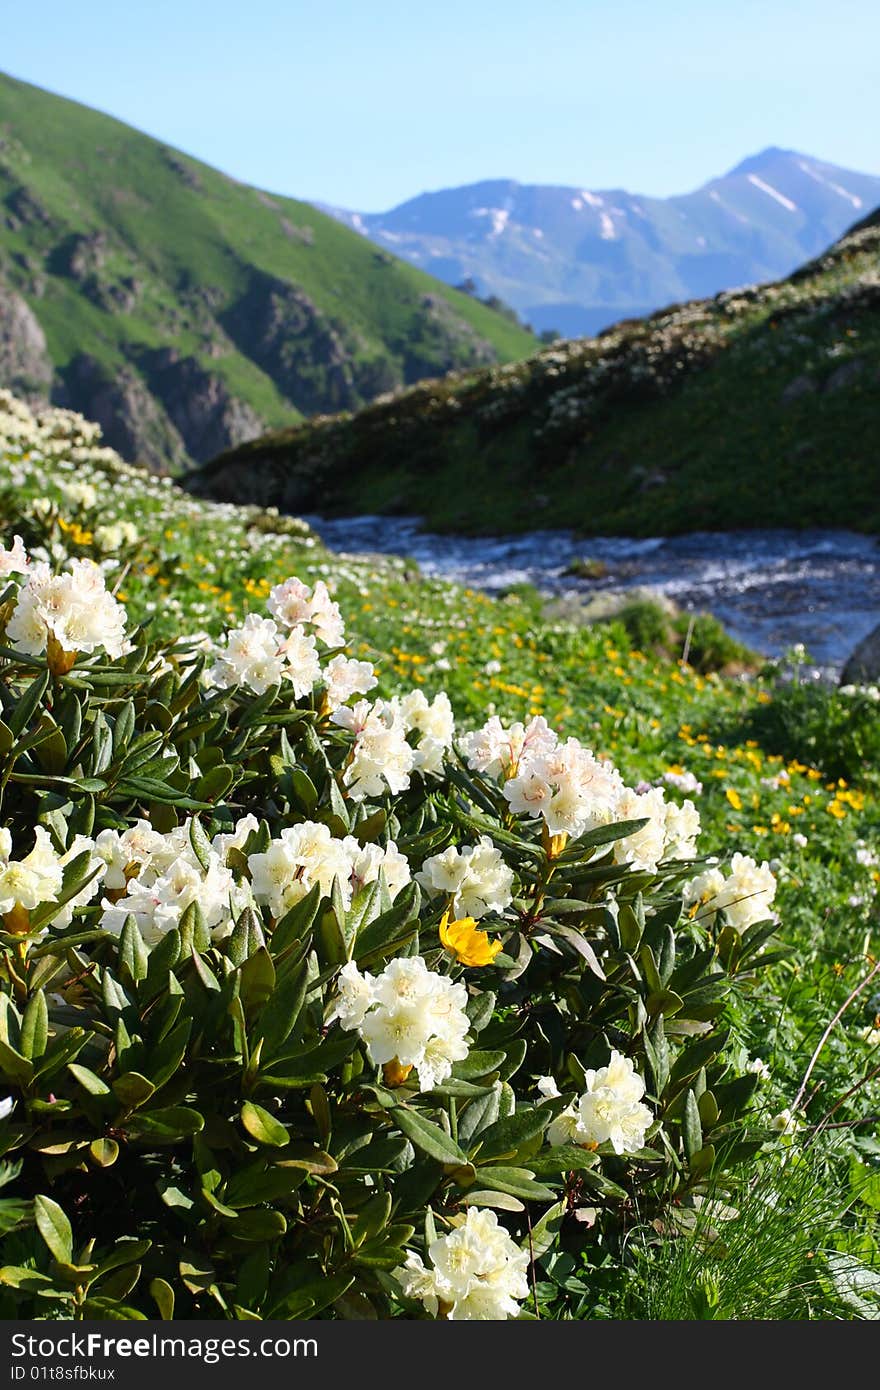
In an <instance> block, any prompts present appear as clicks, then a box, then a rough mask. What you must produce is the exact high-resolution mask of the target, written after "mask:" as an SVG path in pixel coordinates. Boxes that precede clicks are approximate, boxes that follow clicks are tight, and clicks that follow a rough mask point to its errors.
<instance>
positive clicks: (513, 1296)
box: [0, 542, 777, 1318]
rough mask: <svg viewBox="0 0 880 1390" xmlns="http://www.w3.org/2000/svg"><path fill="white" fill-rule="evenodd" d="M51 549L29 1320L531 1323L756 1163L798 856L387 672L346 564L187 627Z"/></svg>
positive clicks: (15, 713) (40, 637)
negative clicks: (154, 617) (391, 684)
mask: <svg viewBox="0 0 880 1390" xmlns="http://www.w3.org/2000/svg"><path fill="white" fill-rule="evenodd" d="M54 560H55V563H50V562H48V561H46V560H35V559H34V558H33V557H31V556H29V555H28V554H27V553H26V550H25V548H24V547H23V546H22V545H21V543H20V542H16V543H15V544H13V545H11V546H9V547H8V548H7V549H5V550H4V551H3V552H2V554H0V571H2V574H3V576H4V580H3V583H4V584H5V589H4V591H3V592H2V594H0V622H2V631H0V644H2V648H0V703H2V721H0V762H2V778H0V789H2V797H3V818H4V828H3V830H2V831H0V917H2V930H0V952H2V955H0V1076H2V1078H3V1090H4V1097H5V1098H4V1099H3V1100H2V1103H0V1154H2V1167H0V1179H2V1182H3V1186H4V1198H3V1200H2V1201H0V1230H2V1232H3V1235H2V1250H0V1259H2V1266H3V1267H2V1269H0V1290H2V1292H0V1315H2V1316H7V1317H13V1316H15V1317H22V1316H25V1317H27V1316H42V1317H46V1316H49V1317H53V1316H57V1317H95V1318H100V1317H106V1316H113V1317H122V1318H143V1317H157V1316H163V1317H170V1316H175V1317H182V1318H187V1317H216V1318H253V1317H258V1318H262V1317H280V1318H298V1317H313V1316H318V1315H321V1316H341V1317H362V1316H374V1315H378V1316H380V1317H389V1316H399V1315H410V1316H423V1315H426V1314H427V1315H428V1316H431V1317H450V1318H505V1317H511V1316H516V1315H517V1314H520V1313H522V1312H523V1310H524V1309H525V1306H526V1298H527V1294H528V1288H529V1285H528V1281H527V1274H528V1268H529V1266H530V1264H531V1263H532V1262H533V1261H534V1262H537V1263H538V1264H539V1265H540V1264H541V1262H542V1261H547V1260H549V1259H551V1258H553V1256H554V1255H555V1254H557V1253H558V1252H559V1251H560V1249H563V1248H565V1247H566V1246H567V1245H568V1246H573V1247H575V1248H582V1247H583V1245H584V1243H585V1242H593V1243H595V1246H596V1248H597V1249H599V1248H601V1249H603V1250H607V1251H608V1252H609V1253H610V1255H611V1257H612V1258H619V1257H620V1251H621V1248H622V1240H623V1238H624V1236H625V1235H626V1232H627V1230H628V1229H629V1227H630V1226H631V1224H632V1223H633V1222H634V1221H635V1220H636V1219H638V1220H640V1221H641V1220H644V1219H645V1217H646V1215H647V1216H650V1213H652V1212H654V1211H659V1210H661V1209H662V1208H663V1207H664V1206H665V1205H666V1204H668V1203H669V1202H670V1201H671V1200H672V1199H674V1200H675V1202H676V1204H678V1205H681V1204H685V1205H687V1204H688V1203H690V1202H693V1201H694V1200H695V1199H698V1198H700V1197H701V1196H704V1195H705V1194H706V1192H707V1191H708V1190H709V1189H710V1187H712V1186H713V1185H714V1184H716V1183H717V1182H718V1181H719V1179H723V1175H724V1174H725V1173H726V1172H727V1171H728V1170H729V1169H730V1168H731V1167H732V1166H734V1165H736V1164H741V1163H743V1162H746V1161H748V1160H749V1159H750V1158H751V1157H752V1156H753V1154H754V1153H755V1151H756V1149H757V1148H758V1147H759V1145H760V1143H761V1141H762V1138H763V1137H765V1136H764V1135H762V1133H761V1132H757V1133H751V1134H749V1133H746V1132H745V1131H744V1128H743V1116H744V1112H745V1111H746V1110H747V1107H748V1105H749V1100H750V1097H751V1095H752V1093H753V1090H754V1087H755V1085H756V1084H757V1080H758V1078H757V1075H756V1074H755V1073H747V1074H745V1075H738V1074H737V1073H736V1070H735V1068H734V1067H733V1066H732V1064H731V1061H730V1054H729V1052H728V1048H727V1043H728V1030H727V1029H726V1028H725V1027H724V1026H723V1022H722V1018H723V1014H724V1009H725V1000H726V997H727V995H728V994H729V992H730V991H731V989H737V988H739V987H740V986H745V985H746V984H747V983H748V981H750V980H751V979H752V978H753V977H754V974H755V971H756V969H757V967H759V966H761V965H762V964H765V963H767V962H768V961H769V960H772V959H774V958H775V957H776V955H777V952H776V950H775V949H774V948H773V946H772V945H771V946H770V948H769V949H765V948H766V947H767V943H768V942H771V941H772V936H773V933H774V929H775V921H774V919H773V916H772V907H771V904H772V900H773V895H774V891H775V883H774V880H773V876H772V874H770V872H769V870H768V868H767V866H766V865H762V866H758V865H756V864H755V863H754V862H753V861H751V860H749V859H747V858H745V857H744V856H734V860H733V863H732V866H731V871H730V873H727V874H726V873H725V872H723V871H722V869H721V868H720V867H719V866H718V865H717V864H712V865H710V866H707V865H706V864H705V862H704V861H703V862H700V861H698V860H697V859H696V854H697V847H696V839H697V834H698V831H699V817H698V815H697V813H696V810H695V808H694V807H693V805H692V804H691V803H689V802H687V801H685V802H684V803H677V802H670V803H667V802H666V801H665V800H664V796H663V793H662V792H661V791H660V790H658V789H657V788H651V789H642V790H632V789H629V788H627V787H625V786H624V784H623V782H622V780H621V778H620V776H619V774H618V773H617V772H616V770H615V769H614V768H613V767H612V766H611V765H610V764H609V763H607V762H603V761H601V760H600V759H598V758H596V757H594V755H593V754H592V753H591V752H590V751H589V750H587V749H585V748H583V747H582V746H581V745H580V744H579V743H577V741H576V740H573V739H569V740H567V741H566V742H564V743H563V742H561V741H560V740H559V739H558V738H557V736H556V735H555V733H553V731H552V730H551V729H549V728H548V726H547V725H546V723H545V722H544V720H543V719H542V718H540V717H538V718H534V719H532V721H531V722H530V723H529V724H528V725H527V726H523V725H521V724H514V725H512V726H510V727H505V726H504V725H502V724H501V722H500V721H499V720H498V719H497V718H492V719H490V720H489V721H488V722H487V723H486V724H485V725H484V727H483V728H482V729H479V730H477V731H476V732H473V733H470V734H457V733H456V730H455V727H454V721H453V717H452V710H451V707H450V705H449V702H448V700H447V699H446V697H445V696H443V695H439V696H437V697H436V698H435V699H434V700H433V701H430V702H429V701H428V700H427V699H426V698H425V696H424V695H423V694H422V693H421V692H419V691H413V692H410V693H408V694H405V695H403V696H400V697H395V698H393V699H389V700H375V701H371V700H369V699H368V698H366V697H367V696H368V695H369V692H370V690H371V689H372V687H373V685H374V684H375V677H374V675H373V672H372V669H371V667H370V666H369V664H368V663H366V662H361V661H355V660H352V659H350V658H349V657H348V656H347V655H346V654H345V647H344V632H343V625H342V619H341V615H340V613H339V610H338V608H337V606H336V604H335V603H333V601H332V600H331V599H330V596H329V594H328V593H327V591H326V589H325V588H324V587H323V585H322V584H321V583H318V584H316V585H315V587H314V589H310V588H309V587H307V586H306V585H304V584H302V583H300V582H299V581H298V580H296V579H291V580H289V581H287V582H286V583H285V584H282V585H278V586H276V587H275V588H274V589H273V590H272V592H271V594H270V596H269V602H268V612H267V613H266V615H265V616H261V615H258V614H256V613H252V614H251V615H250V616H249V617H248V618H247V619H246V621H245V622H244V624H243V625H242V626H241V627H239V628H236V629H233V630H232V631H230V632H228V633H227V634H226V635H225V637H224V638H223V640H222V641H221V642H219V643H211V642H209V641H205V640H201V641H197V642H196V641H188V640H187V639H186V638H181V639H179V640H178V641H177V642H176V643H167V644H164V645H162V646H158V645H156V644H152V643H151V642H150V639H149V632H148V630H145V629H134V630H128V625H127V623H126V618H125V613H124V610H123V608H122V606H121V605H120V604H119V603H118V602H117V601H116V599H115V598H114V597H113V595H112V594H110V593H109V592H108V591H107V589H106V587H105V583H104V577H103V573H102V571H101V569H100V568H99V567H98V566H96V565H94V564H93V563H92V562H90V561H88V560H85V559H73V560H70V561H65V560H63V559H62V558H60V556H58V555H56V556H55V557H54ZM585 1210H586V1211H588V1212H589V1213H590V1222H591V1223H592V1224H590V1222H588V1223H584V1222H583V1221H580V1220H579V1219H578V1216H579V1213H583V1212H584V1211H585ZM462 1269H469V1270H470V1271H471V1274H470V1276H469V1277H468V1278H465V1277H464V1276H463V1275H462V1273H461V1271H462Z"/></svg>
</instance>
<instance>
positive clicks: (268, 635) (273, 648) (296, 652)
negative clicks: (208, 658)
mask: <svg viewBox="0 0 880 1390" xmlns="http://www.w3.org/2000/svg"><path fill="white" fill-rule="evenodd" d="M320 675H321V666H320V662H319V660H318V652H317V648H316V647H315V639H314V638H313V637H312V636H311V635H307V634H306V633H305V632H304V630H303V629H302V628H301V627H298V628H294V629H293V630H292V631H291V632H289V633H287V634H282V633H281V632H280V631H279V628H278V624H277V623H276V622H274V621H273V619H272V618H261V617H260V616H259V615H258V614H256V613H249V614H248V616H247V617H246V618H245V620H244V622H243V624H242V625H241V627H237V628H232V629H230V631H229V632H227V634H226V645H225V647H223V648H221V649H219V650H218V652H217V660H216V662H215V664H214V666H213V667H212V668H211V670H210V671H209V673H208V679H209V681H210V683H211V684H212V685H215V686H218V687H220V688H221V689H226V688H228V687H229V686H233V685H243V686H247V687H248V689H250V690H253V691H254V693H255V694H257V695H263V694H265V692H266V691H267V690H270V689H271V687H272V686H273V685H280V684H281V682H282V681H289V682H290V683H291V684H292V686H293V693H294V696H295V698H296V699H302V698H303V697H304V696H306V695H310V694H311V692H312V690H313V689H314V687H315V684H316V682H317V681H318V680H319V679H320Z"/></svg>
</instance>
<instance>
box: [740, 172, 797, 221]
mask: <svg viewBox="0 0 880 1390" xmlns="http://www.w3.org/2000/svg"><path fill="white" fill-rule="evenodd" d="M746 178H747V179H748V181H749V183H751V184H754V186H755V188H760V190H761V192H762V193H766V194H767V195H768V197H770V198H775V199H776V201H777V203H779V204H780V205H781V206H782V207H784V208H787V209H788V211H789V212H797V210H798V205H797V203H793V202H792V201H791V199H790V198H786V196H785V194H784V193H780V192H779V190H778V188H774V187H773V186H772V184H769V183H765V182H764V180H763V179H759V178H758V175H757V174H746Z"/></svg>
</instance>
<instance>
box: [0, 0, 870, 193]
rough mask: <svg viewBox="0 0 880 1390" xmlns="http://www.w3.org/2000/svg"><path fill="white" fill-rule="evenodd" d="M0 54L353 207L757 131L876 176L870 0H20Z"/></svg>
mask: <svg viewBox="0 0 880 1390" xmlns="http://www.w3.org/2000/svg"><path fill="white" fill-rule="evenodd" d="M4 9H5V13H4V15H3V22H2V26H0V70H3V71H6V72H9V73H11V74H12V75H13V76H15V77H19V78H22V79H24V80H25V81H28V82H33V83H36V84H37V85H38V86H41V87H46V88H48V89H49V90H50V91H54V92H59V93H61V94H62V95H64V96H69V97H73V98H74V99H75V100H77V101H81V102H84V103H86V104H87V105H90V106H95V107H98V108H99V109H100V110H102V111H106V112H108V113H110V114H111V115H114V116H117V117H119V118H120V119H121V120H124V121H127V122H128V123H129V124H131V125H134V126H137V127H138V128H139V129H141V130H144V131H147V132H148V133H149V134H151V135H155V136H157V137H159V138H160V139H162V140H163V141H165V142H166V143H168V144H171V145H174V146H176V147H177V148H179V149H182V150H184V151H186V152H187V153H189V154H192V155H195V156H196V157H197V158H199V159H203V160H205V161H206V162H207V163H209V164H212V165H215V166H216V167H218V168H220V169H222V170H224V171H225V172H226V173H228V174H232V175H233V176H234V177H235V178H238V179H240V180H242V181H244V182H247V183H251V184H255V185H256V186H258V187H261V188H265V189H268V190H270V191H271V192H277V193H284V194H289V195H291V196H294V197H300V198H306V199H310V200H312V201H321V202H325V203H330V204H334V205H338V206H340V207H347V208H352V209H356V210H358V211H363V212H378V211H384V210H386V209H388V208H390V207H392V206H394V205H396V204H397V203H400V202H403V201H404V200H405V199H407V198H410V197H414V196H416V195H417V194H419V193H422V192H426V191H428V190H432V189H438V188H447V187H450V186H454V185H457V184H465V183H473V182H476V181H478V180H480V179H485V178H513V179H517V180H519V181H520V182H522V183H550V184H553V183H556V184H568V185H578V186H581V187H585V188H593V189H596V188H599V189H601V188H625V189H627V190H628V191H630V192H637V193H645V194H649V195H654V196H661V197H662V196H668V195H670V194H673V193H684V192H687V191H689V190H690V189H692V188H696V187H698V186H699V185H700V184H702V183H704V182H706V181H707V180H708V179H710V178H712V177H715V176H716V175H719V174H722V173H724V172H725V171H726V170H727V169H729V168H731V167H732V166H733V165H735V164H737V163H738V162H739V161H740V160H741V159H743V158H744V157H745V156H746V155H749V154H754V153H756V152H757V151H758V150H760V149H763V148H764V147H765V146H767V145H781V146H783V147H786V148H792V149H797V150H800V151H801V152H803V153H807V154H811V155H814V156H816V157H818V158H820V159H825V160H828V161H829V162H831V163H835V164H840V165H843V166H844V167H848V168H850V169H856V170H859V171H861V172H865V173H877V174H880V141H878V139H877V134H878V118H877V112H876V100H875V93H876V91H877V89H878V82H880V3H878V2H877V0H834V2H833V3H831V4H829V3H828V0H440V3H430V0H76V3H72V0H40V3H39V4H27V3H25V4H14V5H13V4H12V3H11V0H9V3H8V4H7V5H6V6H5V7H4Z"/></svg>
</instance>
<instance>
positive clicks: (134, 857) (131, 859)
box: [95, 820, 166, 892]
mask: <svg viewBox="0 0 880 1390" xmlns="http://www.w3.org/2000/svg"><path fill="white" fill-rule="evenodd" d="M165 851H166V840H165V836H164V835H160V834H159V832H158V830H154V829H153V827H152V826H151V825H150V822H149V821H148V820H138V821H137V822H136V823H135V824H134V825H132V826H130V827H129V829H128V830H123V831H121V832H120V831H118V830H102V831H101V833H100V834H99V835H98V837H97V839H96V840H95V852H96V853H97V854H98V855H100V857H101V858H102V859H103V860H104V863H105V864H106V866H107V868H106V872H105V874H104V887H105V889H107V891H108V892H109V891H111V890H113V891H116V890H119V889H124V888H125V885H126V883H127V882H128V880H129V879H130V878H134V877H136V876H137V874H138V873H139V871H140V870H141V869H145V868H147V867H148V866H149V864H150V863H151V862H152V860H153V858H154V856H160V855H163V854H164V853H165Z"/></svg>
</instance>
